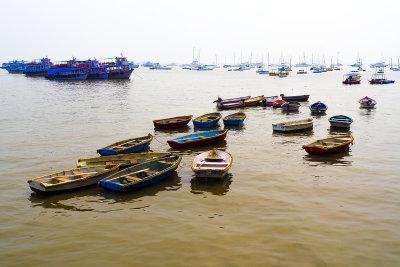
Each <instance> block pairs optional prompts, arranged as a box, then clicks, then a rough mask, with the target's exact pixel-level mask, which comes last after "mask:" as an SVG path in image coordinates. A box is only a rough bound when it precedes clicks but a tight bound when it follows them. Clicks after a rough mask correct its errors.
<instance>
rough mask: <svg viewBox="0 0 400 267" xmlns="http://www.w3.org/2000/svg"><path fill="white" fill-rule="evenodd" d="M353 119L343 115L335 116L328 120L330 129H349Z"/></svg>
mask: <svg viewBox="0 0 400 267" xmlns="http://www.w3.org/2000/svg"><path fill="white" fill-rule="evenodd" d="M352 122H353V119H352V118H350V117H347V116H345V115H336V116H332V117H330V118H329V123H330V124H331V127H332V128H342V129H349V128H350V125H351V123H352Z"/></svg>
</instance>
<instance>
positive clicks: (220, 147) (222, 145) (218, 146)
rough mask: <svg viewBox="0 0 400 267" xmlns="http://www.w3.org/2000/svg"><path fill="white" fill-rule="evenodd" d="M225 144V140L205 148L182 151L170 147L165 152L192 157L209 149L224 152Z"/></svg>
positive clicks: (191, 148) (198, 147) (199, 147)
mask: <svg viewBox="0 0 400 267" xmlns="http://www.w3.org/2000/svg"><path fill="white" fill-rule="evenodd" d="M227 144H228V143H227V142H226V140H221V141H219V142H217V143H213V144H209V145H205V146H196V147H190V148H183V149H177V148H172V147H170V148H169V149H168V151H167V152H170V153H177V154H179V155H193V154H198V153H199V152H204V151H208V150H211V149H217V150H223V151H225V149H226V146H227Z"/></svg>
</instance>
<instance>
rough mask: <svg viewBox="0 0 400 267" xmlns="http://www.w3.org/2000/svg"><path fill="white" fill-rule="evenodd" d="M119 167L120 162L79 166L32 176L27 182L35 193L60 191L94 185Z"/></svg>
mask: <svg viewBox="0 0 400 267" xmlns="http://www.w3.org/2000/svg"><path fill="white" fill-rule="evenodd" d="M119 168H120V164H116V165H100V166H90V167H81V168H77V169H72V170H68V171H62V172H56V173H53V174H49V175H45V176H41V177H38V178H33V179H30V180H28V184H29V187H30V188H31V189H32V191H34V192H37V193H51V192H61V191H66V190H71V189H78V188H82V187H86V186H90V185H95V184H97V183H98V182H99V181H100V180H101V179H104V178H107V177H108V176H110V175H112V174H114V173H116V172H118V171H119Z"/></svg>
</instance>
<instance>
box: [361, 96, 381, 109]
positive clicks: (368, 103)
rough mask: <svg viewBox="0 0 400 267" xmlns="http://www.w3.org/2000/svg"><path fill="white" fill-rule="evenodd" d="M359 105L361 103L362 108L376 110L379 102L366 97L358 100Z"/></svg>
mask: <svg viewBox="0 0 400 267" xmlns="http://www.w3.org/2000/svg"><path fill="white" fill-rule="evenodd" d="M358 103H360V107H361V108H374V107H375V105H376V103H377V102H376V101H375V100H374V99H372V98H369V97H368V96H366V97H364V98H361V99H360V100H358Z"/></svg>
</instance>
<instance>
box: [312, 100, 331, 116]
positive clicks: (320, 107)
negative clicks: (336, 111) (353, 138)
mask: <svg viewBox="0 0 400 267" xmlns="http://www.w3.org/2000/svg"><path fill="white" fill-rule="evenodd" d="M327 109H328V106H327V105H325V104H324V103H322V102H320V101H318V102H315V103H314V104H312V105H311V106H310V110H311V113H313V114H324V113H325V112H326V110H327Z"/></svg>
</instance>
